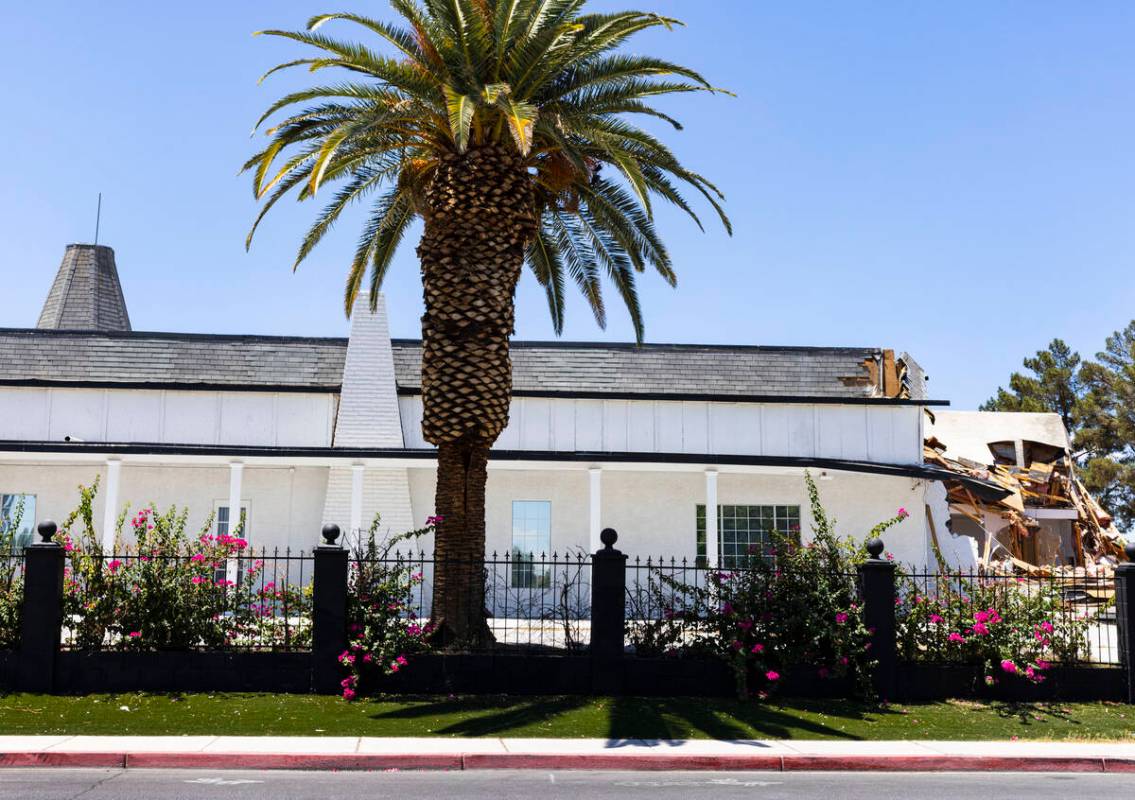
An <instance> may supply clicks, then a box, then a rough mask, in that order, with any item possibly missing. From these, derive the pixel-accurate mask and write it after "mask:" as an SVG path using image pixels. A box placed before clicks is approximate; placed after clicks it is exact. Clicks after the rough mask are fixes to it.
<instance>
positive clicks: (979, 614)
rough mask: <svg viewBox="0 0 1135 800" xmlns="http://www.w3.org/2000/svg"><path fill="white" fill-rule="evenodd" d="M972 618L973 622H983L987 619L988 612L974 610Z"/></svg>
mask: <svg viewBox="0 0 1135 800" xmlns="http://www.w3.org/2000/svg"><path fill="white" fill-rule="evenodd" d="M973 619H974V622H985V621H986V620H988V619H989V614H988V613H987V612H985V611H975V612H973Z"/></svg>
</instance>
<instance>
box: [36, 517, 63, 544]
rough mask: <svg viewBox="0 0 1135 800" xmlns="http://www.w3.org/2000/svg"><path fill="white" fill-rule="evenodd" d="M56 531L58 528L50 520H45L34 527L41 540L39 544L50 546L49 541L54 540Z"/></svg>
mask: <svg viewBox="0 0 1135 800" xmlns="http://www.w3.org/2000/svg"><path fill="white" fill-rule="evenodd" d="M58 530H59V526H58V525H56V524H55V523H54V522H53V521H52V520H49V519H45V520H44V521H43V522H41V523H39V525H37V526H36V532H38V533H39V538H40V539H41V540H42V541H41V542H40V544H51V543H52V541H51V540H52V539H54V538H55V534H56V532H57V531H58Z"/></svg>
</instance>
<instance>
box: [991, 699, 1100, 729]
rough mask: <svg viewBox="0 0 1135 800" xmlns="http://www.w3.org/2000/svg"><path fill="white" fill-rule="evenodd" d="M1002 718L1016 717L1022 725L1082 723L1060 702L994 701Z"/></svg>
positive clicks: (993, 705)
mask: <svg viewBox="0 0 1135 800" xmlns="http://www.w3.org/2000/svg"><path fill="white" fill-rule="evenodd" d="M990 707H991V708H992V709H993V711H994V712H996V714H997V716H999V717H1000V718H1001V719H1016V720H1017V721H1018V722H1020V723H1021V724H1022V725H1033V724H1035V723H1037V722H1066V723H1068V724H1069V725H1082V724H1083V723H1082V722H1080V721H1079V720H1077V719H1073V717H1072V715H1071V714H1070V713H1068V711H1067V709H1065V708H1062V707H1061V706H1060V704H1058V703H1026V702H994V703H992V704H991V705H990Z"/></svg>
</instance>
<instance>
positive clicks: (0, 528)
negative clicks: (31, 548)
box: [0, 494, 35, 550]
mask: <svg viewBox="0 0 1135 800" xmlns="http://www.w3.org/2000/svg"><path fill="white" fill-rule="evenodd" d="M34 531H35V495H34V494H0V539H7V538H8V537H9V536H11V537H12V546H13V548H15V549H16V550H22V549H23V548H24V547H27V546H28V545H29V544H31V543H32V541H33V538H34V537H33V536H32V533H33V532H34Z"/></svg>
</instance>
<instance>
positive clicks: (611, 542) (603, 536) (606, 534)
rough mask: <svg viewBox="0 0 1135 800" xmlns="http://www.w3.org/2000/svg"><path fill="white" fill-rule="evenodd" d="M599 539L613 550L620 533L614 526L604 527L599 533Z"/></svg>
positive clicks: (605, 546)
mask: <svg viewBox="0 0 1135 800" xmlns="http://www.w3.org/2000/svg"><path fill="white" fill-rule="evenodd" d="M599 541H601V542H602V543H603V547H604V548H605V549H607V550H611V549H613V548H614V547H615V542H617V541H619V534H618V532H617V531H616V530H615V529H614V528H604V529H603V530H602V531H600V533H599Z"/></svg>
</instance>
